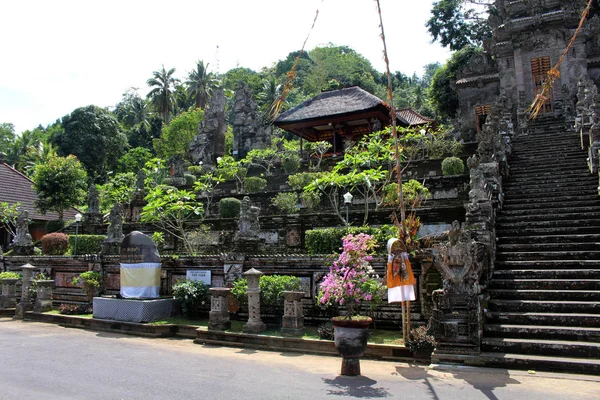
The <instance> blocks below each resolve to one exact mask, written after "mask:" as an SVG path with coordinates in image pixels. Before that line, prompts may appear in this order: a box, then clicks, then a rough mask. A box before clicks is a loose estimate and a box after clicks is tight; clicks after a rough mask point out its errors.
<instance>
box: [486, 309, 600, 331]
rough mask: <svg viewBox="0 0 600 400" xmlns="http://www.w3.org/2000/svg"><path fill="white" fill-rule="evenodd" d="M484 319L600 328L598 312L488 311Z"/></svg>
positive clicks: (496, 321)
mask: <svg viewBox="0 0 600 400" xmlns="http://www.w3.org/2000/svg"><path fill="white" fill-rule="evenodd" d="M485 319H486V323H491V324H516V325H543V326H565V327H587V328H600V315H599V314H584V313H544V312H494V311H488V312H486V313H485Z"/></svg>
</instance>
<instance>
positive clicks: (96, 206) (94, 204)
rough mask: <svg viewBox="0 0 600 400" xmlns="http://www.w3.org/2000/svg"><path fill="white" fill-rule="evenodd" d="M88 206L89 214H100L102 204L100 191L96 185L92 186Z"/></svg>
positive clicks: (89, 191)
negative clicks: (99, 197) (99, 195)
mask: <svg viewBox="0 0 600 400" xmlns="http://www.w3.org/2000/svg"><path fill="white" fill-rule="evenodd" d="M87 204H88V208H87V213H88V214H98V213H99V212H100V202H99V201H98V189H97V188H96V185H94V184H91V185H90V188H89V190H88V196H87Z"/></svg>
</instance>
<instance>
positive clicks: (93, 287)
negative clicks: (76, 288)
mask: <svg viewBox="0 0 600 400" xmlns="http://www.w3.org/2000/svg"><path fill="white" fill-rule="evenodd" d="M101 279H102V277H101V276H100V274H99V273H98V272H94V271H86V272H82V273H81V274H79V275H78V276H76V277H75V278H73V281H72V284H73V285H79V284H80V285H82V286H83V290H84V291H85V294H86V296H87V301H88V303H91V302H92V299H93V298H94V295H95V294H96V293H97V292H98V289H100V286H101Z"/></svg>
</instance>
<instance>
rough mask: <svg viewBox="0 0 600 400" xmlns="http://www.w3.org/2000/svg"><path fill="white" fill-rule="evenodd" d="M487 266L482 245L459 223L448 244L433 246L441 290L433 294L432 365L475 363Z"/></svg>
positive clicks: (478, 347) (484, 248) (479, 337)
mask: <svg viewBox="0 0 600 400" xmlns="http://www.w3.org/2000/svg"><path fill="white" fill-rule="evenodd" d="M486 264H487V254H486V246H485V244H483V243H478V242H476V241H475V240H473V239H472V238H471V235H470V233H469V232H467V231H463V230H462V229H461V228H460V223H459V222H458V221H454V223H453V224H452V229H451V230H450V232H449V233H448V241H447V242H445V243H441V244H438V245H435V246H434V265H435V267H436V268H437V269H438V270H439V272H440V274H441V275H442V279H443V281H444V288H443V289H438V290H436V291H434V292H433V315H432V318H431V322H432V327H433V331H434V336H435V338H436V342H437V346H436V349H435V351H434V354H433V356H432V361H433V362H460V363H468V364H477V363H478V359H477V356H478V355H479V352H480V342H481V332H482V330H483V313H482V307H481V296H480V293H481V288H480V286H479V281H480V278H481V276H482V274H483V272H484V269H485V267H486Z"/></svg>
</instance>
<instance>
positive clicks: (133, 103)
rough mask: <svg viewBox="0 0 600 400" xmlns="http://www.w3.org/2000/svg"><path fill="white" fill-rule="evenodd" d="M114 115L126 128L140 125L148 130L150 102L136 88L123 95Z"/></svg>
mask: <svg viewBox="0 0 600 400" xmlns="http://www.w3.org/2000/svg"><path fill="white" fill-rule="evenodd" d="M113 113H114V114H115V116H116V117H117V119H118V120H119V122H120V123H122V124H123V126H125V127H126V128H132V127H134V126H136V125H139V124H142V125H144V126H145V127H146V128H147V127H148V126H149V122H148V119H149V118H150V115H151V112H150V107H148V102H147V101H146V100H145V99H143V98H142V97H141V96H140V95H139V94H138V92H137V89H136V88H130V89H129V90H127V91H126V92H125V93H123V98H122V100H121V101H120V102H119V103H117V105H116V106H115V109H114V111H113Z"/></svg>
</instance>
